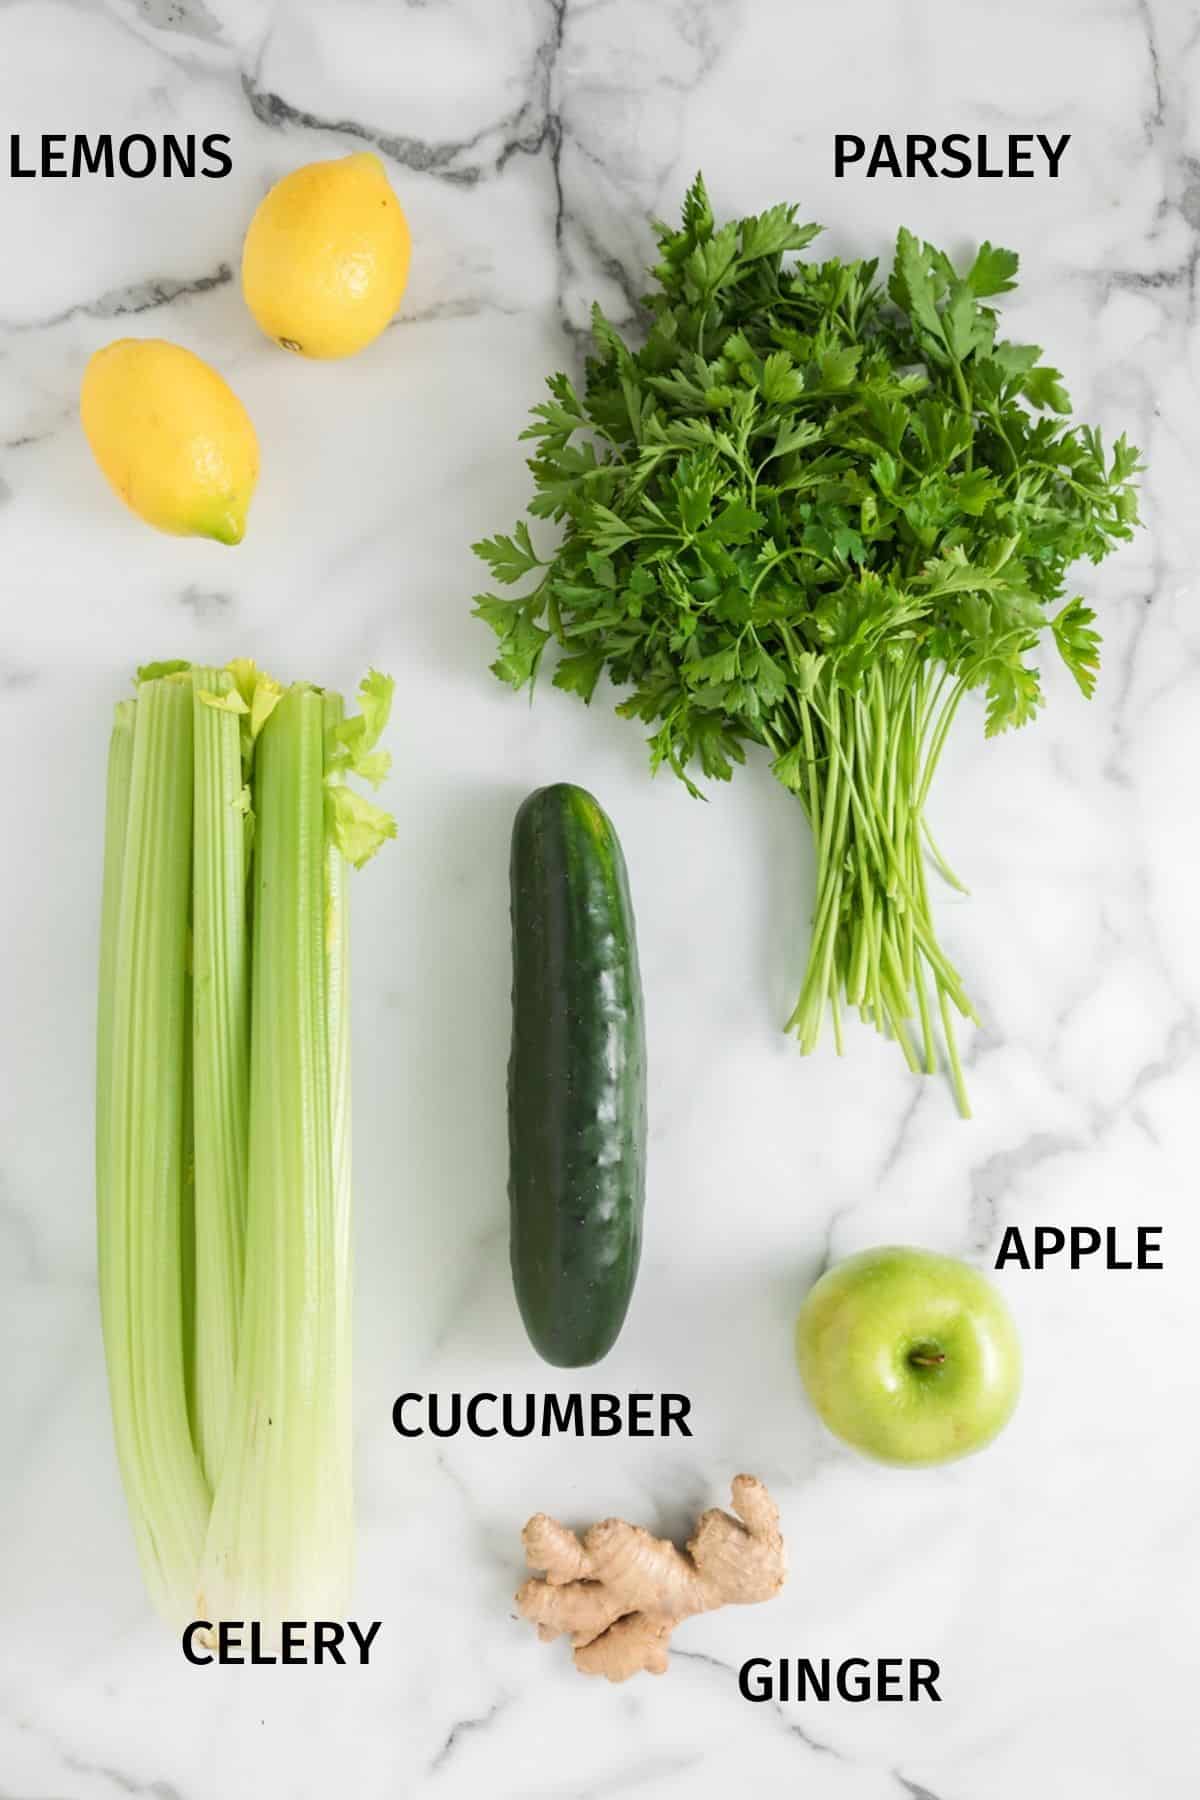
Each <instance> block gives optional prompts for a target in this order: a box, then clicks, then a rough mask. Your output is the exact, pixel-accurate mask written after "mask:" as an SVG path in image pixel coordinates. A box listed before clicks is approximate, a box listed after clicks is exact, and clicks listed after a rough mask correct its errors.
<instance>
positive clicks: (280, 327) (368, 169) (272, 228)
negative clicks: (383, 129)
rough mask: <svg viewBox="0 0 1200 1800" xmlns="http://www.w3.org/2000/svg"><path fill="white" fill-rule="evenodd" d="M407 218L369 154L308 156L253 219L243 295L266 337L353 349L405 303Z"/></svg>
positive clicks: (328, 351)
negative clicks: (329, 158) (329, 157)
mask: <svg viewBox="0 0 1200 1800" xmlns="http://www.w3.org/2000/svg"><path fill="white" fill-rule="evenodd" d="M411 249H412V240H411V238H410V237H409V231H408V221H407V219H406V218H405V217H404V213H403V211H402V210H401V207H400V202H399V201H398V200H397V198H396V196H395V194H394V193H393V192H392V189H391V187H390V185H389V183H388V178H387V174H386V172H385V170H384V167H383V164H382V163H381V162H380V160H379V158H378V157H377V156H375V155H374V154H372V152H370V151H360V152H359V153H358V154H356V155H354V156H343V157H339V158H337V159H336V160H335V161H333V162H315V163H306V164H305V165H304V167H303V168H300V169H294V170H293V171H292V173H291V174H290V175H285V176H284V177H283V180H282V181H277V182H276V183H275V186H274V187H273V188H272V189H271V191H270V193H269V194H268V195H267V196H266V198H265V200H263V201H262V203H261V204H260V206H259V208H258V211H257V212H256V213H255V215H254V217H253V218H252V219H251V221H250V229H249V231H248V232H247V233H246V242H245V246H244V248H243V250H242V293H243V294H244V295H245V298H246V305H247V306H248V307H249V308H250V311H251V312H252V313H253V314H254V317H255V318H256V319H257V321H258V323H259V324H260V325H261V326H262V329H263V330H264V331H265V332H266V334H267V336H268V337H271V338H274V339H275V341H276V343H278V344H282V345H283V347H284V349H285V350H296V351H299V353H300V354H301V355H302V356H318V357H334V356H353V355H354V353H355V351H357V350H362V349H363V348H364V347H365V346H366V345H367V344H369V343H371V342H372V340H373V339H375V338H377V337H378V336H379V334H380V332H381V331H382V330H383V328H384V326H385V325H387V324H388V323H389V321H390V320H391V319H392V317H393V315H394V314H395V311H396V308H397V307H398V306H399V304H400V297H401V295H402V294H403V292H404V284H405V282H406V281H407V280H408V261H409V256H410V253H411Z"/></svg>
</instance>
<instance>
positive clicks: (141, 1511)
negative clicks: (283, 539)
mask: <svg viewBox="0 0 1200 1800" xmlns="http://www.w3.org/2000/svg"><path fill="white" fill-rule="evenodd" d="M391 696H392V682H391V680H390V679H389V678H388V677H386V676H383V675H379V674H376V673H374V672H372V673H371V674H370V675H368V676H367V677H366V679H365V680H364V681H363V683H362V685H361V688H360V694H359V699H360V707H361V711H360V713H359V714H357V715H356V716H354V717H352V718H346V717H344V709H343V705H342V701H341V698H340V696H338V695H336V694H331V693H327V692H323V691H322V690H321V689H319V688H316V687H312V686H309V685H307V684H304V683H298V684H296V685H294V686H292V687H289V688H287V689H284V688H283V687H281V686H280V684H279V683H278V682H276V681H273V680H272V679H271V678H270V677H269V676H267V675H264V674H262V673H261V672H260V671H259V670H257V669H256V668H255V666H254V664H253V663H251V662H233V663H230V664H229V665H228V667H226V668H224V669H211V668H207V669H205V668H192V667H189V666H188V665H187V664H185V663H160V664H154V665H151V666H149V667H147V668H145V669H142V670H139V672H138V683H137V698H136V699H135V700H126V701H123V702H121V703H120V705H118V707H117V709H116V720H115V724H114V728H113V735H112V741H111V747H110V752H109V765H108V800H107V827H106V841H105V856H104V889H103V907H102V924H101V953H100V998H99V1022H98V1051H97V1107H96V1190H97V1213H98V1240H99V1276H100V1303H101V1316H102V1322H103V1327H104V1342H105V1351H106V1356H107V1362H108V1375H109V1389H110V1394H111V1399H112V1412H113V1425H114V1431H115V1436H116V1447H117V1456H118V1460H119V1462H120V1467H121V1475H122V1480H123V1482H124V1486H125V1492H126V1497H127V1500H128V1504H129V1511H130V1517H131V1520H132V1523H133V1529H134V1536H135V1539H136V1542H137V1548H138V1553H139V1557H140V1559H141V1563H142V1567H143V1570H144V1572H145V1577H146V1581H147V1585H148V1587H149V1589H150V1592H151V1594H152V1596H153V1598H154V1600H155V1602H156V1604H157V1605H158V1606H159V1608H160V1609H161V1610H162V1612H163V1613H164V1614H165V1615H166V1616H167V1617H168V1618H169V1619H171V1620H172V1621H173V1622H176V1621H180V1620H183V1619H190V1618H196V1617H205V1618H211V1619H213V1620H214V1621H215V1620H218V1619H221V1618H240V1619H259V1620H262V1621H263V1622H264V1623H267V1624H269V1625H270V1624H276V1623H278V1622H279V1621H280V1620H282V1619H284V1618H289V1617H290V1618H306V1617H307V1618H316V1617H336V1616H337V1615H338V1614H339V1613H340V1612H342V1611H343V1610H344V1607H345V1602H346V1598H347V1587H348V1580H349V1573H350V1557H351V1545H352V1500H351V1471H350V1092H349V1070H350V1065H349V1016H348V1013H349V998H348V986H347V955H348V938H347V910H346V895H345V881H344V874H345V864H346V863H347V862H350V863H353V864H354V865H356V866H361V864H363V863H364V862H366V861H367V859H368V858H369V857H370V856H371V855H373V853H374V852H375V851H376V850H377V849H378V848H379V846H380V844H381V843H382V842H383V840H384V839H385V838H387V837H392V836H394V835H395V830H396V827H395V822H394V820H393V819H392V818H391V817H390V816H389V815H388V814H387V813H385V812H383V811H381V810H380V808H379V807H377V806H376V805H375V804H374V803H373V802H372V801H370V800H368V799H367V798H366V797H365V796H364V795H363V794H361V793H360V792H358V791H357V790H356V789H354V788H352V787H350V786H349V785H348V783H347V780H346V777H347V776H348V775H351V774H354V775H360V776H363V777H365V778H366V779H367V780H368V781H370V782H372V783H375V784H377V783H378V782H379V781H380V780H381V779H382V777H383V776H384V774H386V772H387V768H388V762H389V758H388V756H387V754H386V752H384V751H380V750H378V749H377V748H376V745H377V742H378V739H379V735H380V733H381V731H382V729H383V727H384V725H385V723H386V720H387V716H388V711H389V708H390V705H391Z"/></svg>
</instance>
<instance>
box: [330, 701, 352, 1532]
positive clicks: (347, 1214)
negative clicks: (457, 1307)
mask: <svg viewBox="0 0 1200 1800" xmlns="http://www.w3.org/2000/svg"><path fill="white" fill-rule="evenodd" d="M345 710H346V709H345V707H344V705H343V703H342V697H341V695H340V694H328V693H327V694H326V695H325V705H324V723H325V746H326V775H325V785H326V788H327V789H328V790H329V795H330V797H329V800H328V802H327V806H328V808H329V810H330V811H332V808H333V793H334V791H335V790H336V789H337V788H338V787H340V786H342V785H343V784H344V782H345V773H344V770H342V769H341V768H339V767H331V766H330V763H331V757H330V747H331V746H332V745H333V744H334V743H335V742H336V737H337V732H338V729H339V727H340V726H341V724H342V721H343V718H344V715H345ZM346 878H347V862H346V858H345V856H344V855H343V854H342V852H341V850H340V849H339V847H338V844H337V842H336V839H335V838H334V837H333V834H332V833H330V834H329V841H328V844H327V846H326V851H325V952H326V961H327V968H328V985H327V989H326V995H325V1009H326V1017H327V1018H328V1021H329V1068H330V1098H331V1101H332V1132H333V1208H334V1247H335V1256H336V1259H337V1278H336V1282H335V1290H334V1291H335V1293H336V1296H337V1305H338V1321H337V1340H338V1351H337V1364H336V1368H337V1384H338V1388H337V1393H336V1395H335V1401H334V1404H335V1407H336V1423H337V1437H338V1444H339V1450H338V1468H339V1470H340V1472H341V1474H342V1477H343V1479H344V1482H345V1493H344V1496H343V1501H342V1504H343V1506H344V1507H345V1509H346V1512H347V1515H348V1516H352V1515H353V1510H354V1486H353V1456H352V1450H351V1437H352V1432H353V1425H354V1421H353V1405H352V1389H351V1382H352V1370H353V1363H354V1343H353V1338H354V1329H353V1264H352V1238H351V1226H352V1208H351V1194H352V1168H351V1157H350V909H349V906H348V904H347V900H348V896H347V893H346Z"/></svg>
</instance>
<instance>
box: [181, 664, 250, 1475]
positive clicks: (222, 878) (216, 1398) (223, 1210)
mask: <svg viewBox="0 0 1200 1800" xmlns="http://www.w3.org/2000/svg"><path fill="white" fill-rule="evenodd" d="M192 685H193V689H194V692H195V702H194V708H195V710H194V714H193V729H194V732H195V773H194V795H195V827H194V837H193V878H192V1009H193V1010H192V1041H193V1051H192V1054H193V1083H194V1087H193V1100H194V1120H193V1136H194V1145H195V1149H194V1165H193V1166H194V1172H195V1194H194V1219H195V1240H194V1242H195V1276H194V1293H195V1321H196V1322H195V1324H194V1326H193V1342H192V1367H193V1422H194V1428H195V1436H196V1447H197V1449H198V1451H199V1453H200V1461H201V1464H202V1466H203V1469H204V1473H205V1477H206V1479H207V1481H208V1484H209V1486H210V1487H211V1488H213V1489H215V1488H216V1485H217V1479H218V1477H219V1475H220V1472H221V1462H222V1459H223V1456H224V1451H225V1438H226V1434H227V1432H228V1429H229V1420H230V1415H231V1412H232V1408H233V1394H234V1375H235V1370H236V1367H237V1344H238V1327H239V1320H240V1316H241V1307H242V1272H243V1264H244V1249H245V1232H246V1159H247V1153H248V1152H247V1142H248V1132H249V1107H250V942H249V930H248V922H247V898H248V896H247V891H246V875H247V860H246V825H245V812H244V810H243V806H242V795H243V776H242V747H241V734H240V726H239V719H238V715H237V714H236V713H234V712H230V711H226V710H224V709H223V708H220V707H216V706H212V705H209V704H205V703H204V702H203V701H202V700H201V695H202V694H209V695H214V696H218V697H220V696H222V695H227V694H230V693H232V692H233V691H234V684H233V679H232V677H231V676H230V675H229V674H227V673H226V672H225V671H224V670H218V669H193V670H192Z"/></svg>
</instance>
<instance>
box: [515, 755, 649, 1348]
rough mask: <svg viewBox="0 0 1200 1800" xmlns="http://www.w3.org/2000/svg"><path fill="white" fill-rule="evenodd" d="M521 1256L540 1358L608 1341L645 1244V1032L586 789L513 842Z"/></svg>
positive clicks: (535, 809)
mask: <svg viewBox="0 0 1200 1800" xmlns="http://www.w3.org/2000/svg"><path fill="white" fill-rule="evenodd" d="M511 877H512V939H513V1035H512V1055H511V1058H510V1060H509V1065H508V1141H509V1201H510V1206H511V1236H510V1251H511V1257H512V1275H513V1287H514V1288H515V1290H516V1296H517V1305H518V1306H519V1307H520V1310H521V1318H522V1320H523V1321H524V1324H525V1329H526V1331H527V1332H528V1334H529V1340H530V1342H531V1343H532V1345H533V1347H534V1349H535V1350H536V1351H537V1353H538V1355H539V1356H541V1357H543V1358H544V1359H545V1360H546V1361H547V1362H549V1363H554V1364H556V1365H557V1366H558V1367H560V1368H580V1367H582V1366H583V1365H584V1364H586V1363H594V1362H598V1361H599V1360H600V1358H601V1357H602V1356H604V1355H606V1354H607V1352H608V1351H609V1350H611V1349H612V1346H613V1344H614V1343H615V1342H616V1339H617V1335H618V1333H619V1332H620V1330H621V1326H622V1324H623V1323H624V1320H625V1313H626V1310H627V1308H628V1306H629V1300H630V1296H631V1294H632V1293H633V1284H634V1281H635V1279H636V1276H637V1268H638V1259H639V1257H640V1255H641V1246H642V1207H643V1202H644V1198H645V1165H646V1040H645V1026H644V1021H643V1015H642V989H641V978H640V976H639V973H638V957H637V940H636V937H635V934H634V923H633V908H632V906H631V904H630V899H629V882H628V878H627V876H626V872H625V858H624V857H623V856H622V854H621V846H620V844H619V842H618V841H617V834H616V832H615V831H614V830H613V828H612V825H611V823H610V821H609V819H608V818H607V817H606V815H605V813H604V812H603V811H602V809H601V808H600V806H599V805H598V804H597V802H596V801H595V800H594V799H593V798H592V796H591V795H590V794H589V793H586V792H585V791H584V789H583V788H578V787H572V786H571V785H570V784H569V783H567V782H559V783H557V784H556V785H555V786H553V787H545V788H538V789H537V790H536V792H534V793H532V794H530V796H529V798H528V799H527V800H525V801H524V802H523V804H522V806H521V808H520V810H519V811H518V813H517V816H516V820H515V821H514V824H513V836H512V864H511Z"/></svg>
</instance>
